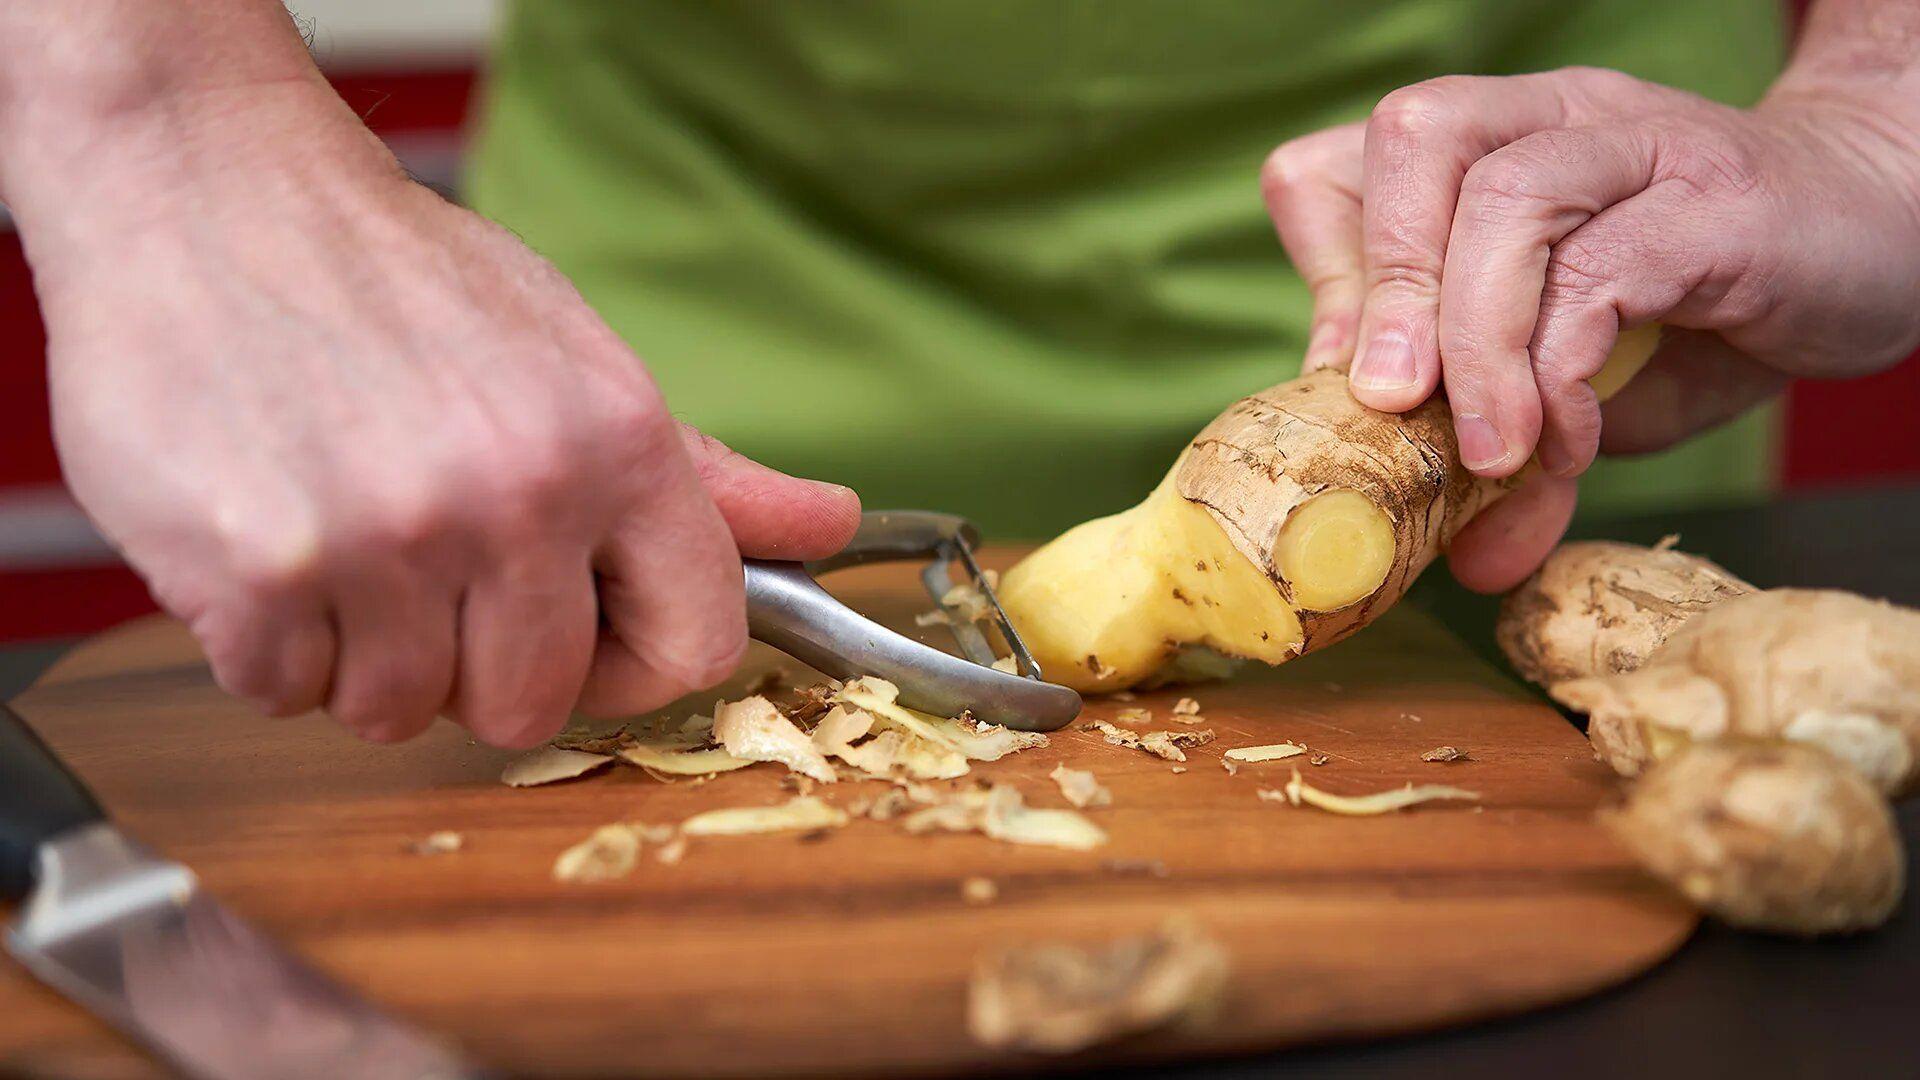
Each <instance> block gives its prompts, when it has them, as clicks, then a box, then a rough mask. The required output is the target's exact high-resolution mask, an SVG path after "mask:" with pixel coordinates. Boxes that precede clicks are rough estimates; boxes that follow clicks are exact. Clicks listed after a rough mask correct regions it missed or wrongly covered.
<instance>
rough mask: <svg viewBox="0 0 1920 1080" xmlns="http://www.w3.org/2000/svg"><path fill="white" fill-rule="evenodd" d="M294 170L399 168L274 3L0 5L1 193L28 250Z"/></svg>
mask: <svg viewBox="0 0 1920 1080" xmlns="http://www.w3.org/2000/svg"><path fill="white" fill-rule="evenodd" d="M288 174H292V175H294V176H303V175H310V176H311V177H313V178H315V179H316V180H321V181H324V180H326V179H330V178H332V177H335V176H354V175H360V176H365V177H368V178H384V179H395V178H397V177H398V175H399V170H398V167H397V165H396V164H395V163H394V161H393V159H392V156H391V155H390V154H388V153H387V152H386V149H385V147H384V146H383V145H381V144H380V143H379V141H378V140H377V139H375V138H374V137H373V136H372V134H371V133H369V132H368V131H367V130H366V128H365V126H364V125H362V124H361V123H360V121H359V119H358V117H356V116H354V115H353V113H352V111H351V110H350V109H348V108H347V107H346V105H345V104H344V103H343V102H341V101H340V99H339V97H338V96H337V95H336V94H334V93H333V90H332V88H331V87H329V86H328V85H327V83H326V80H325V79H324V78H323V77H322V76H321V75H320V72H319V70H318V69H317V68H316V67H315V66H314V64H313V61H312V59H311V57H309V56H308V54H307V51H306V47H305V43H304V42H303V41H302V39H301V37H300V35H299V33H298V32H297V30H296V28H295V27H294V25H293V22H292V20H291V19H290V18H289V16H288V15H287V12H286V9H285V8H284V7H283V6H282V5H281V3H280V2H278V0H195V2H194V3H192V4H175V3H164V4H163V3H153V2H151V0H61V3H60V4H58V5H50V6H48V5H27V6H26V7H25V8H24V9H22V8H19V7H13V6H7V5H0V200H4V201H5V202H6V203H7V204H8V205H9V207H10V208H11V209H12V211H13V213H14V217H15V218H16V219H17V220H18V221H19V223H20V228H21V232H22V234H23V237H24V238H25V239H26V240H27V242H28V247H29V252H30V254H31V253H33V251H34V249H35V248H36V247H39V248H42V249H45V248H48V247H58V246H61V244H62V243H63V242H66V241H77V240H79V239H81V238H82V237H83V236H84V235H85V234H87V233H89V232H97V231H113V230H118V229H124V228H126V227H128V226H129V225H131V224H133V223H135V222H137V221H138V220H139V219H140V218H141V217H142V215H147V216H155V215H164V213H165V212H167V208H168V207H169V206H184V207H188V208H189V209H190V212H199V213H203V214H204V213H208V212H210V211H211V210H214V209H217V208H218V206H219V203H220V201H221V200H223V199H224V198H226V197H227V196H228V192H226V191H222V190H221V188H222V187H223V185H225V186H228V187H231V188H233V189H244V188H245V187H246V186H247V184H246V178H247V177H248V176H252V177H253V178H254V183H253V184H252V186H253V187H255V188H258V189H261V191H262V192H263V193H265V194H268V195H276V194H277V195H280V196H285V195H288V194H290V193H289V192H286V191H284V190H281V191H277V192H276V191H274V190H273V189H274V188H275V185H274V183H273V178H274V177H275V176H276V175H288ZM235 181H238V183H235ZM196 196H198V197H196ZM196 204H197V205H196Z"/></svg>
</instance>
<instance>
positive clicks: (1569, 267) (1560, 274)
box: [1540, 241, 1633, 306]
mask: <svg viewBox="0 0 1920 1080" xmlns="http://www.w3.org/2000/svg"><path fill="white" fill-rule="evenodd" d="M1632 261H1633V255H1632V254H1631V253H1630V252H1626V251H1621V250H1618V249H1616V248H1615V247H1614V246H1613V245H1610V244H1592V243H1580V242H1577V241H1569V242H1566V243H1563V244H1561V245H1559V246H1558V247H1556V248H1554V250H1553V255H1552V257H1551V258H1550V259H1548V260H1547V274H1546V279H1545V282H1544V284H1543V286H1542V288H1541V294H1540V297H1541V303H1542V305H1543V306H1549V305H1552V306H1561V305H1573V304H1587V303H1593V302H1596V301H1600V300H1604V299H1606V298H1607V297H1608V295H1609V294H1610V292H1611V291H1612V287H1613V284H1614V283H1615V282H1617V281H1618V280H1619V279H1620V275H1621V273H1622V272H1623V271H1624V270H1625V269H1626V268H1627V267H1628V266H1629V265H1630V264H1631V263H1632Z"/></svg>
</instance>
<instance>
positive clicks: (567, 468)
mask: <svg viewBox="0 0 1920 1080" xmlns="http://www.w3.org/2000/svg"><path fill="white" fill-rule="evenodd" d="M577 458H578V455H577V454H576V453H574V452H573V450H572V448H571V447H570V446H568V445H567V444H565V443H564V442H562V441H560V440H527V441H522V442H520V443H517V444H515V445H514V446H513V447H512V448H510V449H505V450H503V452H502V456H501V458H500V460H499V463H498V464H497V465H496V466H495V467H494V468H493V469H492V470H491V471H490V473H489V476H488V479H487V486H488V488H489V489H490V491H491V497H490V498H489V499H488V500H487V505H488V506H489V507H491V508H492V510H493V512H494V514H495V516H496V518H497V519H498V520H499V521H501V522H503V523H505V524H507V525H509V526H515V525H533V524H535V523H537V522H539V521H542V520H545V519H547V518H550V517H553V516H556V515H558V514H559V513H560V512H561V511H562V510H563V508H564V507H566V506H567V505H568V503H569V501H570V499H571V498H572V496H573V495H574V493H575V492H576V491H577V490H578V489H579V478H580V476H581V468H580V465H579V462H578V460H577Z"/></svg>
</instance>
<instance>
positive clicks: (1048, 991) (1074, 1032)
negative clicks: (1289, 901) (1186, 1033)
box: [967, 918, 1227, 1054]
mask: <svg viewBox="0 0 1920 1080" xmlns="http://www.w3.org/2000/svg"><path fill="white" fill-rule="evenodd" d="M1226 975H1227V954H1226V952H1225V950H1223V949H1222V948H1221V947H1220V946H1219V945H1218V944H1217V943H1216V942H1214V941H1213V940H1212V939H1211V938H1209V937H1207V936H1206V934H1205V932H1204V931H1202V930H1201V929H1200V928H1199V927H1198V926H1197V925H1196V924H1194V923H1193V922H1192V920H1190V919H1183V918H1171V919H1168V920H1167V921H1166V922H1164V923H1162V924H1161V925H1160V927H1159V928H1158V929H1156V930H1154V931H1152V932H1150V933H1146V934H1138V935H1134V936H1130V937H1125V938H1121V939H1119V940H1118V941H1114V942H1111V943H1109V944H1106V945H1095V946H1080V945H1069V944H1050V945H1034V946H1026V947H1022V948H1014V949H1008V950H1005V951H1003V952H1000V953H996V954H994V955H991V956H988V957H986V958H984V959H982V960H981V961H980V962H979V963H978V964H976V966H975V968H974V972H973V978H972V980H971V982H970V983H969V984H968V988H967V1030H968V1032H969V1033H970V1034H971V1035H972V1036H973V1038H974V1040H975V1041H977V1042H979V1043H982V1044H984V1045H986V1046H992V1047H1003V1048H1019V1049H1024V1050H1035V1051H1039V1052H1042V1053H1053V1054H1064V1053H1070V1052H1072V1051H1075V1050H1080V1049H1084V1048H1086V1047H1089V1046H1093V1045H1096V1044H1098V1043H1102V1042H1107V1041H1109V1040H1112V1039H1116V1038H1119V1037H1121V1036H1124V1035H1130V1034H1135V1033H1139V1032H1144V1031H1149V1030H1152V1029H1154V1028H1158V1027H1162V1026H1164V1025H1166V1024H1168V1023H1171V1022H1174V1021H1176V1020H1180V1019H1183V1018H1187V1017H1191V1016H1194V1015H1195V1014H1197V1013H1199V1012H1201V1011H1203V1010H1204V1009H1205V1008H1206V1007H1207V1006H1208V1005H1210V1004H1211V1003H1212V1002H1213V1001H1214V1000H1215V999H1216V997H1217V996H1218V994H1219V993H1220V991H1221V988H1222V987H1223V986H1224V984H1225V982H1226Z"/></svg>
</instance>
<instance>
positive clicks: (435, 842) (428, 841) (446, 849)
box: [407, 829, 467, 855]
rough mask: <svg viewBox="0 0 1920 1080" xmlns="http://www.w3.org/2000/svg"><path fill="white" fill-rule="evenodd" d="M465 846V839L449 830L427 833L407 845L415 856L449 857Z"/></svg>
mask: <svg viewBox="0 0 1920 1080" xmlns="http://www.w3.org/2000/svg"><path fill="white" fill-rule="evenodd" d="M466 846H467V838H466V837H465V836H463V835H461V834H460V833H457V832H454V831H453V830H451V829H442V830H440V831H439V832H432V833H428V834H427V835H426V836H424V837H421V838H420V839H418V840H415V841H414V842H413V843H411V844H408V845H407V850H408V851H410V852H412V853H413V854H415V855H451V854H453V853H454V852H456V851H459V850H460V849H462V848H464V847H466Z"/></svg>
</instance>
